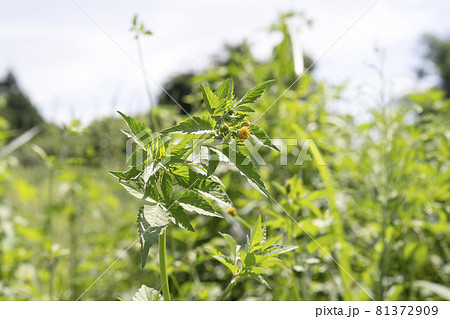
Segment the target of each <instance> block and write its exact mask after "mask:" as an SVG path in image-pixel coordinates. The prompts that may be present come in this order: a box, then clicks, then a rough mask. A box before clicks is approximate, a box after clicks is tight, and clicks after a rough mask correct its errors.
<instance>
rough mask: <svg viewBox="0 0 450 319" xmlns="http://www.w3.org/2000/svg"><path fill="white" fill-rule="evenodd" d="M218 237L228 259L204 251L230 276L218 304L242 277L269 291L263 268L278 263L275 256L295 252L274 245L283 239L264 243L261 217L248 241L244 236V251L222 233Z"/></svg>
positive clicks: (265, 232)
mask: <svg viewBox="0 0 450 319" xmlns="http://www.w3.org/2000/svg"><path fill="white" fill-rule="evenodd" d="M221 235H222V237H223V238H224V239H225V241H226V242H227V244H228V246H229V248H230V249H231V256H230V257H228V256H226V255H224V254H223V253H221V252H220V251H218V250H216V249H214V248H211V247H210V248H207V249H208V250H209V252H210V254H211V255H212V256H213V257H214V258H215V259H216V260H218V261H220V262H221V263H222V264H224V265H225V266H227V267H228V269H229V270H231V272H232V273H233V278H232V279H231V281H230V283H229V285H228V287H227V289H226V290H225V291H224V293H223V295H222V298H221V300H224V299H225V298H226V297H227V296H228V294H229V293H230V291H231V289H232V288H233V287H234V286H235V285H236V284H237V283H238V281H239V280H240V279H241V278H244V277H250V278H253V279H255V280H257V281H258V282H260V283H262V284H264V285H265V286H267V287H268V288H269V289H270V286H269V284H268V283H267V282H266V281H265V280H264V278H263V276H262V275H267V274H268V270H267V268H270V267H272V266H273V265H276V264H279V263H281V260H280V259H278V258H276V256H278V255H281V254H282V253H285V252H288V251H290V250H293V249H296V248H298V247H297V246H288V245H278V244H277V243H278V241H279V239H280V238H281V237H282V236H283V235H280V236H277V237H274V238H271V239H268V238H267V229H266V225H263V224H262V222H261V216H259V217H258V219H257V221H256V223H255V224H254V225H253V227H252V229H251V232H250V237H248V236H247V244H246V246H245V250H243V249H241V246H240V245H238V244H237V243H236V240H235V239H234V238H233V237H232V236H230V235H228V234H222V233H221Z"/></svg>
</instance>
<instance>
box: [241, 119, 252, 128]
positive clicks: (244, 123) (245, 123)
mask: <svg viewBox="0 0 450 319" xmlns="http://www.w3.org/2000/svg"><path fill="white" fill-rule="evenodd" d="M242 125H243V126H247V127H249V126H250V122H249V121H248V120H245V121H244V122H242Z"/></svg>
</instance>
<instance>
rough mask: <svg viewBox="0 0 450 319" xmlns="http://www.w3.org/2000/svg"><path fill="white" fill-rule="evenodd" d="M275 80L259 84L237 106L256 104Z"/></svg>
mask: <svg viewBox="0 0 450 319" xmlns="http://www.w3.org/2000/svg"><path fill="white" fill-rule="evenodd" d="M274 81H275V80H269V81H266V82H263V83H261V84H258V85H257V86H255V87H254V88H253V89H251V90H249V91H248V92H247V93H246V94H245V95H244V97H243V98H242V99H241V100H240V101H239V102H238V104H237V106H239V105H243V104H249V103H253V102H255V101H256V100H257V99H258V98H259V97H260V96H261V95H262V94H263V92H264V90H265V89H266V88H267V87H268V86H269V85H271V84H272V83H273V82H274Z"/></svg>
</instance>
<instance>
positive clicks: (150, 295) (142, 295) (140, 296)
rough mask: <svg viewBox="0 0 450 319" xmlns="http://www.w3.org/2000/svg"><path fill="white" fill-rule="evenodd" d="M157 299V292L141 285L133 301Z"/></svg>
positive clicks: (158, 296)
mask: <svg viewBox="0 0 450 319" xmlns="http://www.w3.org/2000/svg"><path fill="white" fill-rule="evenodd" d="M159 298H160V295H159V291H158V290H156V289H153V288H150V287H147V286H146V285H142V286H141V288H139V290H138V291H137V292H136V294H135V295H134V297H133V301H157V300H158V299H159Z"/></svg>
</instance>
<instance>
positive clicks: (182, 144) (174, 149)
mask: <svg viewBox="0 0 450 319" xmlns="http://www.w3.org/2000/svg"><path fill="white" fill-rule="evenodd" d="M194 138H196V136H195V135H187V136H184V137H183V139H182V140H181V141H179V142H178V143H177V144H174V145H172V146H170V147H169V149H168V151H167V156H173V157H175V156H182V155H184V154H185V153H186V152H187V151H189V149H190V148H188V147H186V146H187V145H189V143H191V142H192V141H193V140H194Z"/></svg>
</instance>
